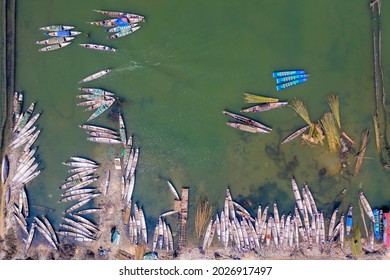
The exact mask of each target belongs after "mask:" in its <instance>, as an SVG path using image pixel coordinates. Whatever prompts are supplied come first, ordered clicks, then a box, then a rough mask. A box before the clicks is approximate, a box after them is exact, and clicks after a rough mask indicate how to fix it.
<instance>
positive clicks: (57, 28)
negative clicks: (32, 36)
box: [39, 24, 74, 31]
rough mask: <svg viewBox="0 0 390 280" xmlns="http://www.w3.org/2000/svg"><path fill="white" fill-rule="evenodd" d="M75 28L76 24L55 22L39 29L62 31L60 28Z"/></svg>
mask: <svg viewBox="0 0 390 280" xmlns="http://www.w3.org/2000/svg"><path fill="white" fill-rule="evenodd" d="M73 28H74V26H71V25H62V24H53V25H48V26H43V27H40V28H39V30H43V31H60V30H71V29H73Z"/></svg>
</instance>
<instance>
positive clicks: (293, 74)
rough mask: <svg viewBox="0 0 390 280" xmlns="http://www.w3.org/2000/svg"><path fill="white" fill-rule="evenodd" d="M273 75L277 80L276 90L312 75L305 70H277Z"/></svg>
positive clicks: (290, 85)
mask: <svg viewBox="0 0 390 280" xmlns="http://www.w3.org/2000/svg"><path fill="white" fill-rule="evenodd" d="M272 77H273V78H275V81H276V90H278V91H279V90H284V89H286V88H290V87H293V86H296V85H299V84H302V83H304V82H306V81H307V79H308V78H309V77H310V75H309V74H307V73H305V71H304V70H288V71H275V72H273V73H272Z"/></svg>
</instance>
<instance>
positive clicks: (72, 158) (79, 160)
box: [70, 156, 99, 166]
mask: <svg viewBox="0 0 390 280" xmlns="http://www.w3.org/2000/svg"><path fill="white" fill-rule="evenodd" d="M70 159H71V160H74V161H78V162H84V163H89V164H94V165H96V166H98V165H99V164H97V163H96V161H93V160H90V159H87V158H83V157H76V156H73V157H70Z"/></svg>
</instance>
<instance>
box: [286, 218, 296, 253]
mask: <svg viewBox="0 0 390 280" xmlns="http://www.w3.org/2000/svg"><path fill="white" fill-rule="evenodd" d="M294 231H295V221H294V218H292V219H291V222H290V232H289V235H288V245H289V246H290V247H292V246H293V240H294Z"/></svg>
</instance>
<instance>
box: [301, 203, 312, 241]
mask: <svg viewBox="0 0 390 280" xmlns="http://www.w3.org/2000/svg"><path fill="white" fill-rule="evenodd" d="M302 205H303V223H304V225H305V231H306V234H307V236H308V239H309V244H310V243H311V238H310V233H311V227H310V222H309V214H308V211H307V207H306V201H305V200H303V201H302Z"/></svg>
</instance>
